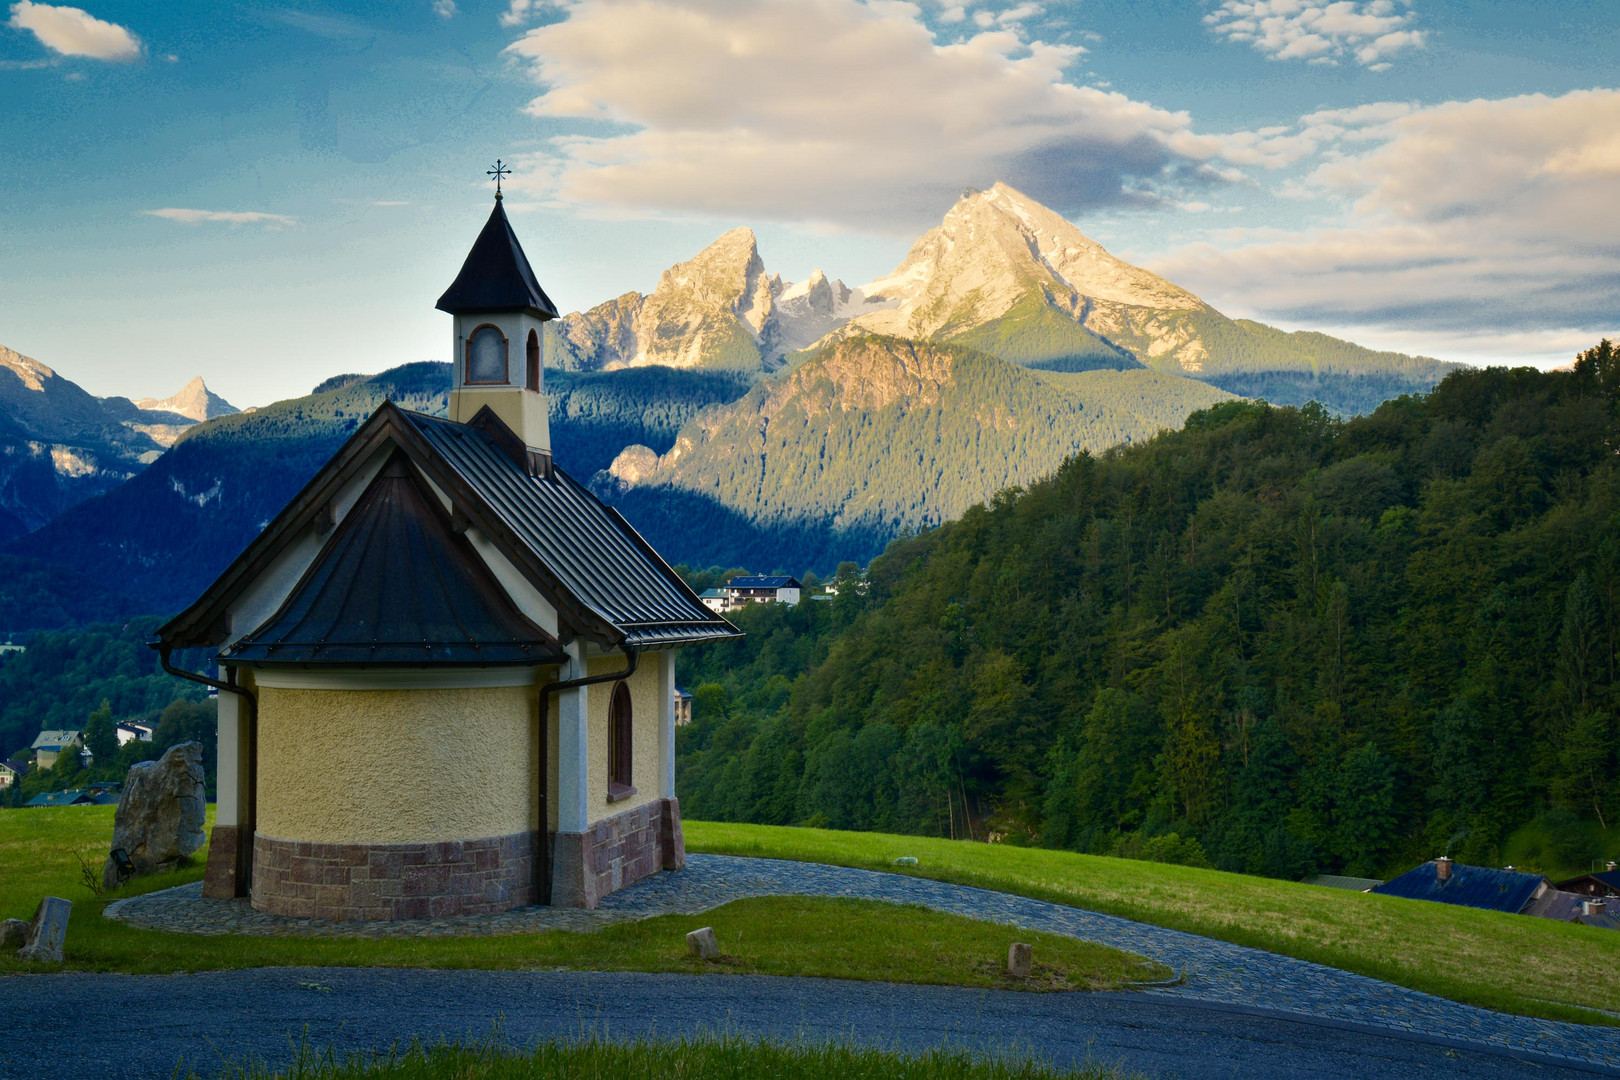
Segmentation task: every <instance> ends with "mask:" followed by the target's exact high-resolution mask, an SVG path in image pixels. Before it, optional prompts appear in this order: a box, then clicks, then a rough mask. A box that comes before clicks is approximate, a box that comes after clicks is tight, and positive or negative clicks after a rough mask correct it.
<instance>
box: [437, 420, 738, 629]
mask: <svg viewBox="0 0 1620 1080" xmlns="http://www.w3.org/2000/svg"><path fill="white" fill-rule="evenodd" d="M406 415H407V416H408V417H409V418H410V420H411V422H412V423H413V424H414V425H415V427H416V428H417V430H418V431H419V432H421V434H422V435H423V437H424V438H426V439H427V440H428V441H429V442H430V443H431V444H432V445H433V447H434V448H435V449H437V450H438V451H440V453H441V454H443V456H444V458H445V460H446V461H447V462H448V463H449V464H450V466H451V467H452V468H454V469H455V470H456V471H457V472H458V473H459V474H460V475H461V476H462V477H463V478H464V479H465V480H466V481H467V482H468V483H469V484H470V485H471V486H472V487H473V488H474V489H475V490H477V491H478V492H479V493H480V494H481V495H482V496H483V497H484V498H485V499H486V500H487V501H488V502H489V504H490V507H491V509H493V510H494V511H495V512H496V513H498V514H499V515H500V516H501V517H502V518H503V519H504V520H505V521H506V523H507V524H508V525H509V526H511V527H512V528H513V530H514V531H515V532H516V533H517V534H518V535H519V536H520V537H521V538H522V539H523V541H524V542H525V544H527V546H528V547H529V548H530V549H531V550H532V551H533V552H534V554H535V555H537V556H538V557H539V558H540V559H541V561H542V562H543V563H544V564H545V565H546V566H547V567H548V568H549V569H550V570H551V572H552V573H553V574H555V575H556V577H557V579H558V581H559V582H560V583H561V584H562V585H563V587H564V588H566V589H567V590H568V591H569V592H571V593H572V594H573V595H574V596H575V597H577V598H578V599H579V600H580V601H581V602H582V603H584V604H585V605H586V606H588V607H590V608H592V609H593V610H595V611H596V612H597V613H598V614H600V615H602V616H603V617H605V618H606V619H607V620H608V621H610V622H612V623H613V624H614V625H616V626H618V627H619V628H620V629H621V630H629V631H630V633H631V636H632V637H633V639H634V640H633V641H631V642H628V643H632V644H638V643H643V642H647V643H650V642H652V641H655V640H656V641H664V640H671V641H672V640H673V639H670V638H667V634H668V633H669V632H673V631H677V628H678V636H679V637H680V638H682V639H689V640H708V639H713V638H716V637H732V636H734V635H735V634H736V630H735V629H734V628H733V627H732V626H731V624H730V623H728V622H726V621H725V620H724V619H721V618H719V617H718V616H716V615H714V614H713V613H712V612H710V611H709V610H708V609H707V608H705V607H704V606H703V605H702V604H700V603H699V602H697V601H696V600H695V599H691V598H689V597H687V596H685V595H684V593H683V592H682V591H681V590H680V589H679V588H678V587H677V586H676V585H675V584H674V583H673V582H671V581H670V580H669V578H668V577H666V576H665V572H664V570H663V569H662V567H660V566H657V565H654V564H653V563H652V562H651V561H649V559H648V558H647V556H646V555H645V554H644V553H643V552H642V551H641V550H640V548H639V547H638V546H637V544H636V542H635V541H634V540H633V539H632V538H631V537H629V536H627V535H626V534H625V532H624V530H623V529H621V528H620V527H619V525H618V524H617V523H616V522H615V521H614V520H613V518H612V516H611V515H610V514H609V513H608V512H607V510H606V508H605V507H604V506H603V505H602V504H601V503H600V502H599V501H597V499H596V497H595V496H594V495H592V494H590V492H589V491H587V490H586V489H585V488H584V487H582V486H581V485H580V484H579V483H578V482H577V481H575V480H574V479H573V478H572V477H570V476H568V474H567V473H565V472H563V471H562V470H560V469H558V470H555V475H554V476H553V477H552V478H550V479H539V478H535V477H531V476H529V475H528V473H527V472H525V471H523V470H522V469H520V468H519V467H518V466H517V465H516V464H515V463H514V462H512V461H511V459H509V458H508V457H507V456H506V455H505V454H504V453H503V452H502V451H501V450H500V449H499V448H498V447H496V446H495V445H494V444H493V442H492V441H491V440H490V439H489V437H488V436H486V435H484V434H483V433H482V432H479V431H477V430H476V429H472V428H468V427H466V426H465V425H461V424H456V423H453V422H451V421H448V420H441V419H439V418H437V417H428V416H423V415H421V414H419V413H408V414H406ZM670 624H675V625H674V626H671V625H670Z"/></svg>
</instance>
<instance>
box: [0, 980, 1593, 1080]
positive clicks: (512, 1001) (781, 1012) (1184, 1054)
mask: <svg viewBox="0 0 1620 1080" xmlns="http://www.w3.org/2000/svg"><path fill="white" fill-rule="evenodd" d="M0 1017H3V1018H4V1026H5V1033H6V1037H5V1038H4V1039H0V1080H91V1078H93V1080H169V1078H171V1077H173V1076H175V1075H176V1074H175V1063H176V1062H177V1061H180V1060H182V1059H183V1060H184V1061H185V1063H186V1065H187V1067H192V1068H195V1069H196V1070H197V1072H198V1073H200V1074H201V1075H203V1076H205V1077H214V1076H217V1075H220V1072H221V1068H222V1066H227V1065H228V1064H229V1063H232V1062H240V1061H241V1060H242V1059H243V1058H246V1057H252V1058H255V1059H257V1060H259V1061H262V1062H264V1063H266V1064H268V1065H271V1066H274V1067H283V1068H284V1067H285V1066H286V1065H287V1064H288V1063H289V1061H290V1060H291V1058H292V1056H293V1054H292V1047H294V1046H296V1045H298V1044H299V1043H300V1042H307V1044H308V1045H309V1046H311V1047H314V1048H316V1049H318V1050H322V1051H324V1050H325V1049H326V1048H327V1047H332V1048H333V1049H335V1050H336V1051H337V1053H339V1054H347V1053H351V1052H357V1053H367V1052H372V1051H376V1050H384V1051H386V1050H387V1048H388V1047H389V1046H390V1045H394V1044H399V1045H409V1044H410V1041H411V1040H412V1039H421V1040H422V1041H423V1042H425V1043H427V1044H429V1045H431V1044H433V1043H434V1042H436V1041H438V1040H439V1039H440V1038H445V1039H451V1040H455V1039H466V1038H469V1037H470V1038H472V1039H474V1040H477V1039H482V1038H487V1037H488V1036H489V1034H490V1031H491V1030H492V1028H493V1027H494V1025H496V1024H499V1026H500V1030H501V1033H502V1034H503V1036H504V1037H505V1041H506V1042H507V1043H508V1044H509V1045H512V1046H526V1045H529V1044H531V1043H533V1042H535V1041H538V1040H542V1039H553V1038H568V1037H574V1036H578V1035H580V1034H581V1033H585V1034H589V1035H594V1036H597V1037H601V1038H606V1039H619V1040H623V1039H630V1038H635V1037H638V1036H646V1037H657V1038H660V1039H670V1038H678V1037H680V1036H683V1035H699V1034H703V1033H714V1032H719V1031H725V1032H733V1033H736V1034H740V1035H745V1036H748V1037H752V1038H762V1039H773V1040H777V1041H794V1040H804V1041H806V1042H810V1043H816V1042H821V1041H823V1040H829V1039H830V1040H839V1041H848V1042H851V1043H855V1044H861V1045H875V1046H880V1047H885V1048H889V1049H898V1050H901V1051H905V1052H910V1053H917V1052H921V1051H925V1050H930V1049H934V1048H937V1047H939V1046H941V1045H946V1046H951V1047H955V1048H959V1049H963V1050H968V1051H972V1052H976V1053H980V1054H986V1055H994V1054H1013V1055H1017V1056H1024V1055H1030V1054H1033V1055H1036V1056H1039V1057H1042V1058H1045V1059H1046V1060H1049V1061H1051V1062H1053V1063H1054V1064H1057V1065H1060V1066H1073V1065H1078V1064H1081V1063H1083V1062H1086V1061H1093V1062H1101V1063H1105V1064H1115V1065H1120V1066H1122V1067H1124V1068H1125V1069H1127V1070H1129V1071H1130V1072H1131V1073H1132V1074H1137V1073H1140V1074H1143V1075H1146V1076H1150V1077H1153V1078H1154V1080H1345V1078H1346V1077H1354V1078H1355V1080H1434V1078H1435V1077H1449V1076H1457V1077H1467V1080H1591V1078H1592V1076H1593V1071H1592V1070H1591V1069H1590V1068H1587V1069H1583V1068H1581V1067H1578V1066H1571V1065H1557V1064H1549V1063H1546V1062H1544V1061H1540V1060H1531V1061H1525V1060H1516V1059H1514V1058H1512V1057H1509V1056H1506V1055H1504V1054H1502V1053H1501V1052H1499V1051H1491V1050H1486V1049H1484V1048H1481V1047H1477V1046H1473V1045H1469V1044H1463V1045H1456V1044H1449V1043H1444V1042H1438V1041H1432V1040H1424V1039H1419V1038H1417V1037H1415V1036H1411V1035H1408V1034H1406V1033H1405V1032H1396V1031H1391V1030H1388V1029H1380V1030H1378V1031H1376V1032H1369V1031H1367V1030H1364V1029H1357V1030H1345V1029H1340V1028H1334V1027H1330V1026H1323V1025H1321V1024H1317V1023H1313V1022H1309V1021H1305V1020H1302V1019H1300V1018H1299V1017H1293V1018H1287V1019H1284V1018H1278V1017H1273V1016H1256V1015H1253V1014H1252V1013H1241V1012H1236V1011H1233V1010H1230V1009H1221V1008H1217V1007H1213V1006H1210V1005H1207V1004H1205V1003H1203V1002H1193V1001H1181V1000H1176V999H1173V998H1165V997H1150V996H1148V995H1146V994H1028V993H1022V992H1020V991H1016V990H969V989H965V988H963V987H957V986H897V985H894V984H890V983H870V982H846V981H840V980H834V979H785V978H771V977H768V976H762V975H713V974H704V975H686V974H679V975H677V974H646V973H642V972H633V971H609V972H599V971H453V970H452V971H442V970H441V971H434V970H423V969H410V968H249V969H247V970H244V971H205V972H200V973H198V974H195V975H104V974H99V973H95V972H65V973H62V974H58V975H26V976H17V977H14V978H0ZM65 1023H66V1024H68V1025H69V1026H70V1027H71V1029H72V1039H71V1046H68V1045H66V1044H64V1041H63V1030H64V1024H65ZM180 1075H184V1073H183V1072H182V1073H181V1074H180ZM1611 1075H1612V1074H1611ZM220 1080H241V1078H240V1074H239V1073H237V1072H235V1071H227V1072H225V1074H224V1075H223V1076H221V1077H220Z"/></svg>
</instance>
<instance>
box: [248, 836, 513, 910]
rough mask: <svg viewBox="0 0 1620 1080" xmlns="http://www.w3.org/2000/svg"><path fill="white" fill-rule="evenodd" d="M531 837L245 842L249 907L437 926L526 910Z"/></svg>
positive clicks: (266, 838) (269, 839)
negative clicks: (249, 861)
mask: <svg viewBox="0 0 1620 1080" xmlns="http://www.w3.org/2000/svg"><path fill="white" fill-rule="evenodd" d="M533 867H534V834H533V833H529V832H522V833H514V834H513V835H511V836H492V837H486V838H484V839H480V840H449V841H442V842H438V843H425V844H329V843H319V842H313V841H306V840H280V839H277V838H275V837H270V836H265V835H264V834H262V833H260V834H257V835H255V836H254V838H253V906H254V907H255V908H257V909H258V910H260V911H268V912H270V913H272V914H275V915H291V916H293V917H295V918H309V919H441V918H447V917H449V916H453V915H487V914H491V913H493V912H497V911H505V910H507V909H508V908H514V907H522V906H524V905H526V904H532V903H534V901H535V898H534V869H533Z"/></svg>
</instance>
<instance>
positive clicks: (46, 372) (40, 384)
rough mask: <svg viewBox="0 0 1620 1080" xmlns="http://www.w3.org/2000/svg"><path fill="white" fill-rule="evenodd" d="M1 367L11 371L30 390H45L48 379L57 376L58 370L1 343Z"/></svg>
mask: <svg viewBox="0 0 1620 1080" xmlns="http://www.w3.org/2000/svg"><path fill="white" fill-rule="evenodd" d="M0 367H3V368H5V369H6V370H8V371H10V372H11V373H12V374H13V375H15V376H17V378H18V379H19V380H20V381H21V382H22V384H23V386H24V387H25V388H27V389H29V390H35V391H39V390H44V389H45V383H46V381H47V380H50V379H54V378H56V372H54V371H52V370H51V369H50V368H48V367H46V366H45V365H44V364H42V363H40V362H39V361H38V360H35V359H34V358H33V357H32V356H24V355H23V354H22V353H20V352H18V351H17V350H15V349H8V348H6V347H5V346H4V345H0Z"/></svg>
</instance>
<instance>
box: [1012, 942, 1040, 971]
mask: <svg viewBox="0 0 1620 1080" xmlns="http://www.w3.org/2000/svg"><path fill="white" fill-rule="evenodd" d="M1034 966H1035V946H1033V945H1025V944H1024V943H1023V942H1022V941H1015V942H1013V943H1012V947H1011V948H1009V949H1008V950H1007V974H1008V975H1011V976H1012V977H1013V978H1015V979H1027V978H1029V973H1030V970H1031V969H1032V968H1034Z"/></svg>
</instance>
